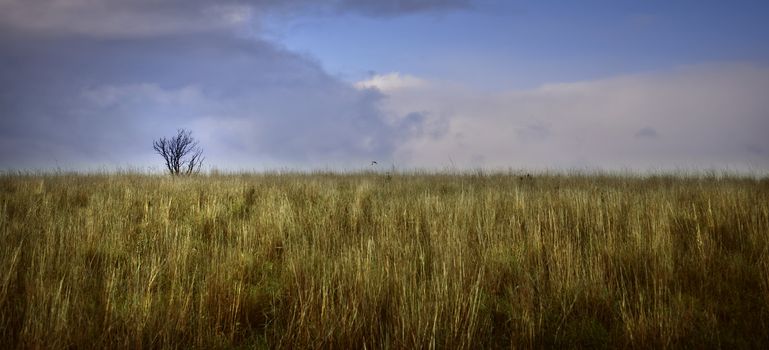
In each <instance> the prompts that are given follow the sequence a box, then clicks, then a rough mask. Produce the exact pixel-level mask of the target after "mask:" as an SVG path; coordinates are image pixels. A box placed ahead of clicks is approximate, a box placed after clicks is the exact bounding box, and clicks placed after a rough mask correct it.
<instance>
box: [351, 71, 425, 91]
mask: <svg viewBox="0 0 769 350" xmlns="http://www.w3.org/2000/svg"><path fill="white" fill-rule="evenodd" d="M426 85H427V82H426V81H425V80H423V79H420V78H417V77H415V76H412V75H405V74H400V73H397V72H396V73H389V74H381V75H380V74H377V75H374V76H372V77H370V78H369V79H366V80H363V81H359V82H357V83H355V87H357V88H358V89H372V88H374V89H377V90H379V91H382V92H393V91H395V90H402V89H411V88H423V87H426Z"/></svg>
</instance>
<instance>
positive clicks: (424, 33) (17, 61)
mask: <svg viewBox="0 0 769 350" xmlns="http://www.w3.org/2000/svg"><path fill="white" fill-rule="evenodd" d="M180 128H184V129H187V130H190V131H192V135H193V137H195V138H196V139H198V140H199V141H200V145H201V146H202V147H203V149H204V156H205V158H206V160H205V164H204V168H206V169H220V170H255V171H260V170H271V169H296V170H308V169H332V170H334V169H339V170H349V169H353V170H354V169H371V165H370V164H371V161H374V160H375V161H377V163H378V165H377V167H381V168H382V169H387V170H389V169H392V168H395V169H403V170H407V169H435V170H442V169H455V170H463V169H479V168H482V169H490V170H491V169H516V170H531V171H536V170H573V169H576V170H631V171H641V172H657V171H671V170H672V171H678V170H687V171H688V170H695V171H700V170H704V171H709V170H729V171H739V172H743V171H745V172H754V173H755V172H758V173H763V174H766V173H769V137H767V135H769V3H767V2H766V1H748V0H735V1H710V0H699V1H694V0H673V1H671V0H667V1H657V0H644V1H641V0H584V1H555V0H543V1H524V0H508V1H503V0H357V1H356V0H328V1H312V0H282V1H281V0H218V1H213V0H135V1H123V0H0V170H39V169H43V170H46V169H47V170H52V169H53V170H55V169H65V170H82V171H88V170H112V169H134V170H144V171H163V163H162V159H161V158H160V157H159V156H158V155H157V154H154V151H153V149H152V141H153V140H155V139H157V138H160V137H167V136H171V135H173V134H175V133H176V130H177V129H180Z"/></svg>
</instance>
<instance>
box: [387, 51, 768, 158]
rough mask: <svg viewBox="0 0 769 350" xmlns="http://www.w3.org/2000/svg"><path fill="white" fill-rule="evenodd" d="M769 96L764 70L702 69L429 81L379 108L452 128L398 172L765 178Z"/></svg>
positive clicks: (407, 147)
mask: <svg viewBox="0 0 769 350" xmlns="http://www.w3.org/2000/svg"><path fill="white" fill-rule="evenodd" d="M415 79H418V78H415ZM768 90H769V67H767V66H763V65H753V64H705V65H695V66H686V67H680V68H677V69H672V70H667V71H658V72H649V73H641V74H632V75H623V76H617V77H613V78H607V79H601V80H593V81H581V82H571V83H554V84H546V85H543V86H541V87H538V88H535V89H528V90H512V91H498V92H492V93H489V92H484V91H478V90H475V89H472V88H469V87H465V86H462V85H458V84H453V85H451V84H438V83H433V82H429V81H426V82H425V83H424V84H421V85H420V86H419V87H415V88H410V89H400V90H399V89H391V90H388V98H386V99H385V100H384V103H383V109H385V110H388V111H391V112H392V113H394V114H403V113H406V112H407V111H414V110H418V111H424V113H426V115H429V116H431V117H433V118H440V119H442V120H444V121H445V124H446V125H447V128H446V131H445V132H444V133H443V135H442V136H441V137H438V138H434V137H433V138H431V137H424V136H423V137H415V138H412V139H410V140H408V141H407V142H404V143H402V144H399V145H398V147H397V148H396V151H395V155H394V158H395V159H396V161H397V162H398V163H399V164H411V165H419V166H425V167H438V168H440V167H445V166H447V165H448V164H454V165H456V166H458V167H473V166H485V167H503V168H507V167H514V168H540V169H543V168H574V167H577V168H584V167H589V168H590V167H599V168H608V169H644V170H648V169H680V168H685V169H688V168H699V169H701V168H725V167H728V168H731V169H739V170H757V169H761V170H763V171H767V170H769V158H768V157H766V153H765V152H764V150H766V149H769V138H766V132H767V131H769V114H767V111H769V101H768V100H767V99H766V98H765V96H764V95H765V92H766V91H768ZM649 125H654V127H653V128H652V127H650V126H649ZM660 135H665V137H664V138H663V137H660ZM650 140H653V141H654V142H649V141H650Z"/></svg>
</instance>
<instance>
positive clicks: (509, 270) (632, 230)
mask: <svg viewBox="0 0 769 350" xmlns="http://www.w3.org/2000/svg"><path fill="white" fill-rule="evenodd" d="M0 202H1V203H0V205H1V206H2V208H1V209H2V212H1V213H0V214H1V215H0V348H3V349H13V348H51V349H55V348H71V347H75V348H139V347H142V348H149V347H152V348H188V347H197V348H231V347H238V348H248V347H257V348H345V349H347V348H350V349H358V348H368V349H371V348H394V349H419V348H541V347H558V348H560V347H593V348H603V347H607V348H671V347H672V348H680V347H689V348H769V178H763V179H754V178H747V177H738V176H723V177H722V176H712V175H711V176H672V175H658V176H645V177H642V176H634V175H600V174H595V175H586V174H582V175H580V174H571V175H566V174H561V175H559V174H539V175H536V176H534V177H532V178H528V177H525V176H524V177H521V176H519V175H518V174H512V173H509V174H483V173H480V172H478V173H468V174H441V173H435V174H427V173H424V174H420V173H412V174H394V175H386V174H378V173H354V174H332V173H313V174H296V173H288V174H242V175H212V176H200V177H191V178H171V177H164V176H150V175H132V174H123V175H73V174H59V175H3V176H0Z"/></svg>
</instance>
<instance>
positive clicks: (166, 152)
mask: <svg viewBox="0 0 769 350" xmlns="http://www.w3.org/2000/svg"><path fill="white" fill-rule="evenodd" d="M152 148H154V149H155V152H157V154H159V155H160V156H162V157H163V160H165V162H166V168H167V170H168V172H169V173H170V174H171V175H174V176H178V175H192V174H197V173H199V172H200V168H201V167H202V166H203V159H204V158H203V149H202V148H200V146H199V145H198V141H197V140H195V139H194V138H193V137H192V132H191V131H188V130H185V129H179V130H177V131H176V136H173V137H170V138H165V137H163V138H160V139H157V140H155V141H153V142H152Z"/></svg>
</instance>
